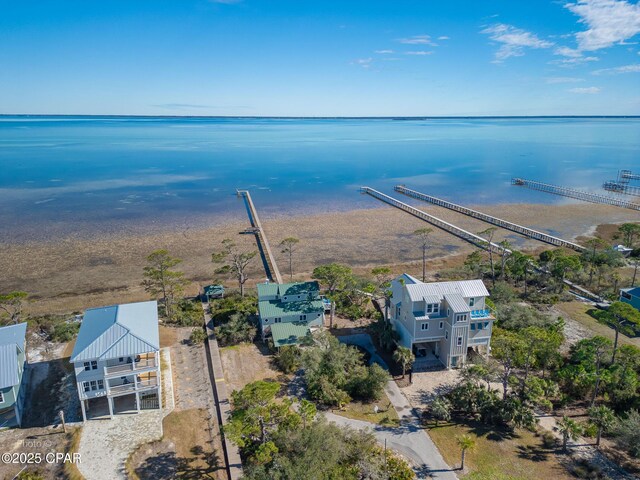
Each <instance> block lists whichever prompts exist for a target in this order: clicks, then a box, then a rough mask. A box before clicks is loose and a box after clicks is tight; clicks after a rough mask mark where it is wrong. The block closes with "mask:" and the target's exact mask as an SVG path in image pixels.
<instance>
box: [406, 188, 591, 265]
mask: <svg viewBox="0 0 640 480" xmlns="http://www.w3.org/2000/svg"><path fill="white" fill-rule="evenodd" d="M394 190H395V191H396V192H398V193H402V194H404V195H407V196H408V197H412V198H416V199H418V200H422V201H423V202H428V203H432V204H434V205H438V206H440V207H444V208H448V209H449V210H453V211H454V212H459V213H462V214H464V215H468V216H470V217H473V218H477V219H478V220H482V221H483V222H487V223H490V224H492V225H496V226H498V227H501V228H504V229H506V230H511V231H512V232H516V233H519V234H521V235H524V236H526V237H530V238H533V239H535V240H540V241H541V242H545V243H549V244H551V245H555V246H557V247H567V248H571V249H573V250H576V251H578V252H582V251H584V250H585V248H584V247H583V246H582V245H578V244H577V243H573V242H570V241H568V240H563V239H562V238H558V237H554V236H553V235H549V234H547V233H543V232H538V231H537V230H533V229H531V228H527V227H523V226H522V225H518V224H517V223H512V222H509V221H507V220H503V219H501V218H497V217H494V216H492V215H488V214H486V213H482V212H479V211H477V210H472V209H471V208H467V207H463V206H462V205H458V204H455V203H452V202H448V201H446V200H442V199H440V198H437V197H433V196H431V195H427V194H425V193H421V192H418V191H416V190H411V189H410V188H407V187H405V186H404V185H396V187H395V188H394Z"/></svg>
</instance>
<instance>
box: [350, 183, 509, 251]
mask: <svg viewBox="0 0 640 480" xmlns="http://www.w3.org/2000/svg"><path fill="white" fill-rule="evenodd" d="M360 191H361V192H362V193H365V194H367V195H371V196H372V197H373V198H375V199H377V200H380V201H381V202H384V203H386V204H388V205H391V206H393V207H396V208H399V209H400V210H404V211H405V212H407V213H408V214H410V215H413V216H414V217H417V218H419V219H420V220H424V221H425V222H427V223H430V224H431V225H434V226H436V227H438V228H440V229H441V230H444V231H445V232H448V233H450V234H452V235H455V236H456V237H458V238H461V239H462V240H465V241H467V242H469V243H472V244H473V245H475V246H477V247H479V248H482V249H484V250H487V251H491V252H493V253H497V254H499V255H502V254H503V253H507V254H511V253H512V252H511V250H509V249H508V248H504V247H502V246H501V245H498V244H497V243H494V242H490V241H489V240H487V239H486V238H482V237H481V236H479V235H476V234H475V233H471V232H468V231H467V230H464V229H462V228H460V227H457V226H455V225H453V224H452V223H449V222H445V221H444V220H441V219H440V218H438V217H434V216H433V215H430V214H428V213H425V212H423V211H422V210H418V209H417V208H415V207H412V206H411V205H407V204H406V203H403V202H401V201H400V200H397V199H395V198H393V197H390V196H389V195H385V194H384V193H382V192H379V191H378V190H375V189H373V188H371V187H360Z"/></svg>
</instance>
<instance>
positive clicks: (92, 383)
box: [91, 380, 98, 390]
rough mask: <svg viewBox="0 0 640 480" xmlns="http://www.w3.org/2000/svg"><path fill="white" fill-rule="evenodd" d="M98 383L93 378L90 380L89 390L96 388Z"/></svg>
mask: <svg viewBox="0 0 640 480" xmlns="http://www.w3.org/2000/svg"><path fill="white" fill-rule="evenodd" d="M97 389H98V383H97V382H96V381H95V380H91V390H97Z"/></svg>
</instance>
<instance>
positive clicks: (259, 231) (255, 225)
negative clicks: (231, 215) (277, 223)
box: [237, 190, 283, 283]
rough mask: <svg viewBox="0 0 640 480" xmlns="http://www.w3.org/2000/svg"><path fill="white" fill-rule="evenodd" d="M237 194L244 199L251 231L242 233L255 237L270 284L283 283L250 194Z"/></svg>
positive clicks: (238, 191) (244, 191) (241, 191)
mask: <svg viewBox="0 0 640 480" xmlns="http://www.w3.org/2000/svg"><path fill="white" fill-rule="evenodd" d="M237 193H238V196H239V197H242V198H243V199H244V203H245V206H246V207H247V214H248V215H249V222H250V223H251V229H249V230H246V231H245V232H243V233H251V234H253V235H255V237H256V242H257V244H258V250H259V251H260V257H261V258H262V263H263V265H264V270H265V273H266V275H267V278H269V280H270V281H272V282H276V283H283V282H282V276H281V275H280V270H278V265H277V264H276V260H275V258H274V256H273V252H272V251H271V247H270V246H269V240H267V235H266V234H265V232H264V229H263V228H262V223H261V222H260V218H259V217H258V211H257V210H256V207H255V205H254V204H253V200H251V194H250V193H249V191H248V190H237Z"/></svg>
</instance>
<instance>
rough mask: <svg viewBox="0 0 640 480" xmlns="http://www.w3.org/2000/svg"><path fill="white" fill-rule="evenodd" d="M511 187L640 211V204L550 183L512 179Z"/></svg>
mask: <svg viewBox="0 0 640 480" xmlns="http://www.w3.org/2000/svg"><path fill="white" fill-rule="evenodd" d="M511 185H516V186H519V187H527V188H530V189H532V190H539V191H541V192H546V193H552V194H554V195H561V196H564V197H569V198H575V199H576V200H582V201H583V202H591V203H603V204H606V205H614V206H616V207H622V208H629V209H631V210H638V211H640V204H637V203H632V202H627V201H625V200H619V199H617V198H613V197H608V196H606V195H598V194H596V193H589V192H583V191H581V190H574V189H573V188H568V187H562V186H559V185H551V184H548V183H542V182H536V181H534V180H526V179H524V178H512V179H511Z"/></svg>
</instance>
